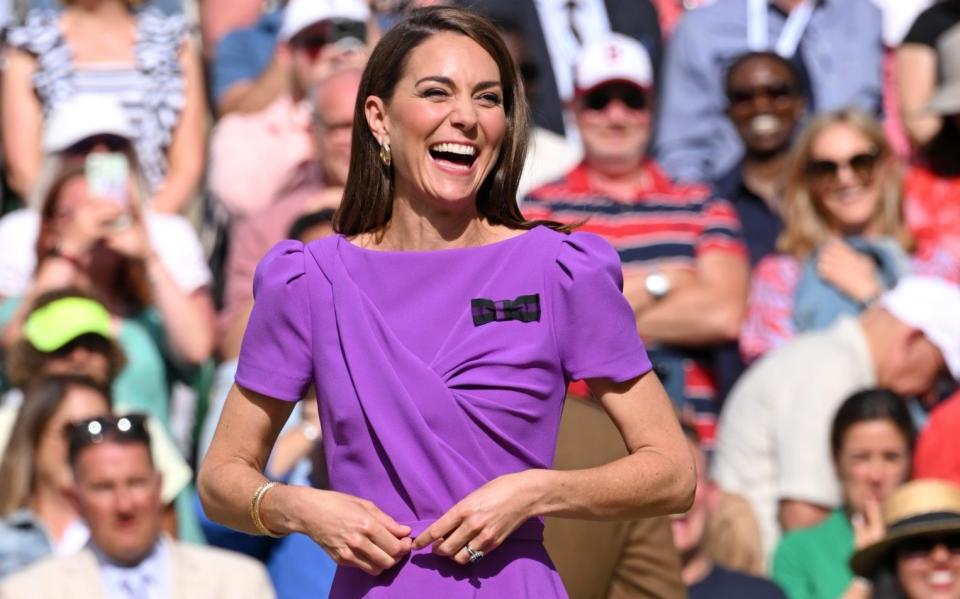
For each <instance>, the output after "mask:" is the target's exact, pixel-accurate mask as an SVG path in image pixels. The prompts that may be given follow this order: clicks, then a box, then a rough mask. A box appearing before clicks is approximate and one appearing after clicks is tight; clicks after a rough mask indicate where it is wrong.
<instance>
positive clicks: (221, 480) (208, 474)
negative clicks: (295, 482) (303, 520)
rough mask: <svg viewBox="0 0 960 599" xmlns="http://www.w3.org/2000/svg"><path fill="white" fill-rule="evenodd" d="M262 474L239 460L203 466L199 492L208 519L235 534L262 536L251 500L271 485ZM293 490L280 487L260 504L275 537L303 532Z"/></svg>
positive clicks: (285, 486)
mask: <svg viewBox="0 0 960 599" xmlns="http://www.w3.org/2000/svg"><path fill="white" fill-rule="evenodd" d="M268 480H269V479H267V478H266V477H265V476H264V475H263V474H262V473H261V472H260V471H258V470H257V469H256V468H254V467H252V466H251V465H250V464H246V463H244V462H242V461H240V460H228V461H225V462H223V463H222V464H219V465H217V466H212V467H211V466H208V464H206V463H205V464H204V466H203V468H202V469H201V471H200V477H199V479H198V482H197V489H198V491H199V493H200V500H201V502H202V503H203V510H204V513H205V514H206V515H207V517H208V518H210V519H211V520H213V521H214V522H216V523H218V524H222V525H224V526H227V527H229V528H232V529H234V530H239V531H242V532H246V533H249V534H261V532H260V531H259V530H257V527H256V526H254V524H253V518H252V515H251V512H250V507H251V500H252V499H253V495H254V493H256V492H257V489H258V488H259V487H260V486H261V485H263V484H264V483H266V482H268ZM299 492H300V489H299V488H298V487H294V486H288V485H278V486H276V487H274V488H272V489H270V490H269V491H268V492H267V494H266V495H265V496H264V497H263V501H262V502H261V504H260V519H261V522H263V524H264V526H266V527H267V529H268V530H270V531H271V532H274V533H276V534H286V533H291V532H300V531H301V530H302V528H301V527H299V525H298V522H297V520H296V519H295V515H296V514H298V513H300V512H299V510H298V508H297V504H298V501H297V499H298V494H299Z"/></svg>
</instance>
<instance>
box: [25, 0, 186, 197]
mask: <svg viewBox="0 0 960 599" xmlns="http://www.w3.org/2000/svg"><path fill="white" fill-rule="evenodd" d="M135 16H136V19H137V39H136V44H135V50H134V54H135V61H134V62H132V63H131V62H117V63H82V64H78V63H75V62H74V60H73V54H72V52H71V49H70V47H69V46H68V45H67V40H66V38H65V37H64V35H63V30H62V28H61V26H60V11H56V10H32V11H30V12H29V13H28V15H27V18H26V21H25V23H24V25H23V26H21V27H18V28H16V29H14V30H13V31H11V32H10V37H9V41H10V43H11V44H12V45H13V46H15V47H17V48H19V49H21V50H24V51H25V52H28V53H30V54H32V55H33V56H35V57H36V60H37V70H36V73H35V74H34V76H33V87H34V90H35V91H36V93H37V96H38V97H39V98H40V101H41V103H42V105H43V114H44V118H47V117H49V116H50V114H51V113H52V111H53V110H54V108H55V107H56V106H57V105H58V104H59V103H60V102H63V101H64V100H65V99H67V98H70V97H71V96H73V95H74V94H103V95H109V96H112V97H114V98H116V99H117V100H118V101H119V103H120V105H121V106H122V107H123V109H124V111H125V112H126V114H127V116H128V118H129V119H130V124H131V125H132V127H133V129H134V130H135V131H136V132H137V139H136V140H135V146H136V151H137V158H138V160H139V161H140V163H141V167H142V168H143V171H144V175H145V177H146V179H147V183H148V184H149V186H150V189H151V191H152V192H154V193H155V192H156V191H158V190H159V188H160V187H161V185H162V184H163V181H164V179H165V177H166V174H167V156H166V150H167V147H169V145H170V142H171V139H172V137H173V130H174V127H176V125H177V122H178V120H179V118H180V114H181V111H182V109H183V104H184V76H183V69H182V68H181V65H180V60H179V53H180V49H181V47H182V46H183V43H184V41H185V40H186V39H187V36H188V33H189V29H188V26H187V22H186V20H185V19H184V18H183V17H182V16H180V15H172V16H171V15H166V14H164V13H163V12H161V11H160V10H158V9H156V8H146V9H143V10H138V11H137V12H136V13H135Z"/></svg>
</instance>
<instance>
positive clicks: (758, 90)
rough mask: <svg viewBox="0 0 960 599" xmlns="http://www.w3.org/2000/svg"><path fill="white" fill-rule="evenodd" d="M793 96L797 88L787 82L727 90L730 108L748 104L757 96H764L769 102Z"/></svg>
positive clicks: (754, 100) (755, 99)
mask: <svg viewBox="0 0 960 599" xmlns="http://www.w3.org/2000/svg"><path fill="white" fill-rule="evenodd" d="M795 97H797V89H796V88H795V87H794V86H792V85H790V84H789V83H774V84H771V85H757V86H754V87H750V88H740V89H731V90H729V91H728V92H727V100H728V101H729V102H730V107H731V108H740V107H744V106H748V105H750V104H753V103H754V102H756V101H757V99H758V98H766V99H767V100H768V101H770V102H781V101H783V100H786V99H793V98H795Z"/></svg>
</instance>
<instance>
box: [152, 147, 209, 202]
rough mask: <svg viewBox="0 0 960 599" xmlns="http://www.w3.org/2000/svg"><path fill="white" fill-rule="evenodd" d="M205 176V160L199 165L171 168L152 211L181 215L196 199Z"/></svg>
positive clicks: (155, 199) (155, 198)
mask: <svg viewBox="0 0 960 599" xmlns="http://www.w3.org/2000/svg"><path fill="white" fill-rule="evenodd" d="M202 176H203V160H202V159H200V161H199V164H195V165H183V166H181V167H175V166H174V165H171V166H170V169H169V170H168V171H167V178H166V179H164V181H163V187H162V188H161V189H160V191H158V192H157V193H156V194H155V195H154V196H153V200H152V202H151V204H150V209H151V210H154V211H156V212H168V213H171V214H180V213H182V212H183V211H184V209H185V208H186V207H187V205H188V204H189V203H190V201H191V200H193V198H194V197H195V195H196V193H197V189H198V188H199V186H200V179H201V177H202Z"/></svg>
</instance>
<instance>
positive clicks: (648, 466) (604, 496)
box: [414, 373, 696, 563]
mask: <svg viewBox="0 0 960 599" xmlns="http://www.w3.org/2000/svg"><path fill="white" fill-rule="evenodd" d="M590 385H591V389H592V391H593V392H594V394H596V395H597V396H598V397H600V398H601V402H602V404H603V406H604V408H605V409H606V410H607V412H608V413H609V415H610V417H611V418H612V420H613V422H614V424H616V426H617V428H618V429H619V430H620V433H621V435H623V439H624V442H625V444H626V446H627V449H628V451H629V452H630V454H629V455H628V456H626V457H623V458H621V459H619V460H615V461H613V462H610V463H609V464H605V465H603V466H598V467H596V468H587V469H582V470H566V471H557V470H526V471H523V472H517V473H513V474H507V475H504V476H501V477H499V478H496V479H494V480H492V481H490V482H489V483H487V484H486V485H484V486H482V487H480V488H479V489H477V490H476V491H474V492H473V493H471V494H470V495H468V496H467V497H465V498H464V499H463V500H461V501H460V502H459V503H457V504H456V505H455V506H453V507H452V508H450V510H449V511H447V513H446V514H444V515H443V516H442V517H441V518H440V519H439V520H437V521H436V522H434V523H433V524H431V525H430V526H429V527H428V528H427V530H426V531H424V532H423V533H422V534H421V535H420V536H418V537H417V538H416V539H415V541H414V547H415V548H422V547H426V546H427V545H430V544H434V552H435V553H438V554H440V555H446V556H449V557H452V558H453V559H455V560H456V561H457V562H459V563H466V562H467V561H468V559H469V556H468V555H467V554H466V552H465V551H463V548H464V547H465V546H466V545H467V544H468V543H469V544H470V546H471V547H472V548H473V549H475V550H480V551H491V550H493V549H495V548H496V547H498V546H499V545H500V544H501V543H502V542H503V541H504V540H505V539H506V538H507V536H508V535H509V534H510V533H511V532H513V531H514V530H515V529H516V528H517V526H519V525H520V524H521V523H523V522H524V521H525V520H527V519H529V518H530V517H533V516H539V515H547V516H560V517H567V518H583V519H596V520H601V519H619V518H629V519H633V518H643V517H648V516H657V515H663V514H669V513H676V512H682V511H685V510H686V509H688V508H689V506H690V503H691V502H692V500H693V492H694V488H695V484H696V473H695V466H694V462H693V456H692V454H691V452H690V449H689V447H688V446H687V444H686V441H685V439H684V437H683V434H682V432H681V430H680V425H679V423H678V422H677V418H676V416H675V414H674V412H673V408H672V407H671V405H670V400H669V399H668V398H667V395H666V392H665V391H664V390H663V387H662V386H661V385H660V382H659V381H658V380H657V378H656V375H654V374H653V373H647V374H645V375H643V376H642V377H639V378H637V379H634V380H631V381H628V382H625V383H612V382H608V381H601V380H594V381H591V383H590ZM640 406H642V408H641V407H640Z"/></svg>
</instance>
